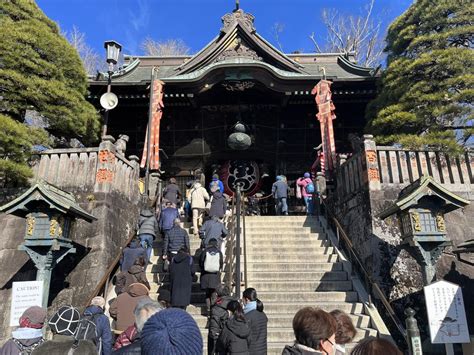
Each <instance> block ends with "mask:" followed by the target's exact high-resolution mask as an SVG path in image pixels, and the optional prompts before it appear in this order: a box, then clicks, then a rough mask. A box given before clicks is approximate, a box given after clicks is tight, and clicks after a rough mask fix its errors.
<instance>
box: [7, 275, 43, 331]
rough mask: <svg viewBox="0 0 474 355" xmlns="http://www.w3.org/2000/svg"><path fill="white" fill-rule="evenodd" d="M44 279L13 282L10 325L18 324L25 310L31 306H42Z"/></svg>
mask: <svg viewBox="0 0 474 355" xmlns="http://www.w3.org/2000/svg"><path fill="white" fill-rule="evenodd" d="M42 301H43V281H21V282H13V287H12V303H11V311H10V327H15V326H18V322H19V319H20V317H21V315H22V314H23V312H24V311H25V310H26V309H27V308H29V307H31V306H40V307H41V306H42Z"/></svg>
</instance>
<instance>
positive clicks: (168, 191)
mask: <svg viewBox="0 0 474 355" xmlns="http://www.w3.org/2000/svg"><path fill="white" fill-rule="evenodd" d="M180 196H181V191H180V190H179V187H178V185H176V184H169V185H168V186H166V187H165V189H164V190H163V198H164V199H167V200H168V201H170V202H172V203H174V204H175V205H177V204H178V198H179V197H180Z"/></svg>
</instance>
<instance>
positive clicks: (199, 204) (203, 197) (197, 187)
mask: <svg viewBox="0 0 474 355" xmlns="http://www.w3.org/2000/svg"><path fill="white" fill-rule="evenodd" d="M189 198H190V203H191V208H206V201H209V199H210V198H209V194H208V193H207V191H206V189H205V188H204V187H202V185H201V183H199V182H195V183H194V185H193V188H192V189H191V192H190V193H189Z"/></svg>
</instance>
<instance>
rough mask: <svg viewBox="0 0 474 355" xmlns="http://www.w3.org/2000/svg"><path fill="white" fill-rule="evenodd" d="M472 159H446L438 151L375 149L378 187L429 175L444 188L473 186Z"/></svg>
mask: <svg viewBox="0 0 474 355" xmlns="http://www.w3.org/2000/svg"><path fill="white" fill-rule="evenodd" d="M472 160H473V156H472V153H470V152H465V153H464V154H463V155H461V156H456V157H454V156H449V155H448V154H445V153H443V152H440V151H429V150H424V151H414V150H407V149H398V148H394V147H384V146H377V161H378V169H379V176H380V183H381V184H409V183H411V182H413V181H415V180H417V179H418V178H419V177H421V176H422V175H430V176H432V177H433V178H434V179H435V180H436V181H437V182H439V183H441V184H445V185H465V186H466V188H467V187H468V186H470V185H473V184H474V176H473V163H472Z"/></svg>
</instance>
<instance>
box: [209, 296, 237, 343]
mask: <svg viewBox="0 0 474 355" xmlns="http://www.w3.org/2000/svg"><path fill="white" fill-rule="evenodd" d="M233 300H235V298H233V297H231V296H224V297H219V298H217V300H216V303H214V305H213V306H212V308H211V320H210V323H209V336H210V337H211V338H213V339H217V338H219V335H220V334H221V332H222V329H223V328H224V325H225V323H226V322H227V320H228V319H229V313H228V312H227V305H228V304H229V302H230V301H233Z"/></svg>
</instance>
